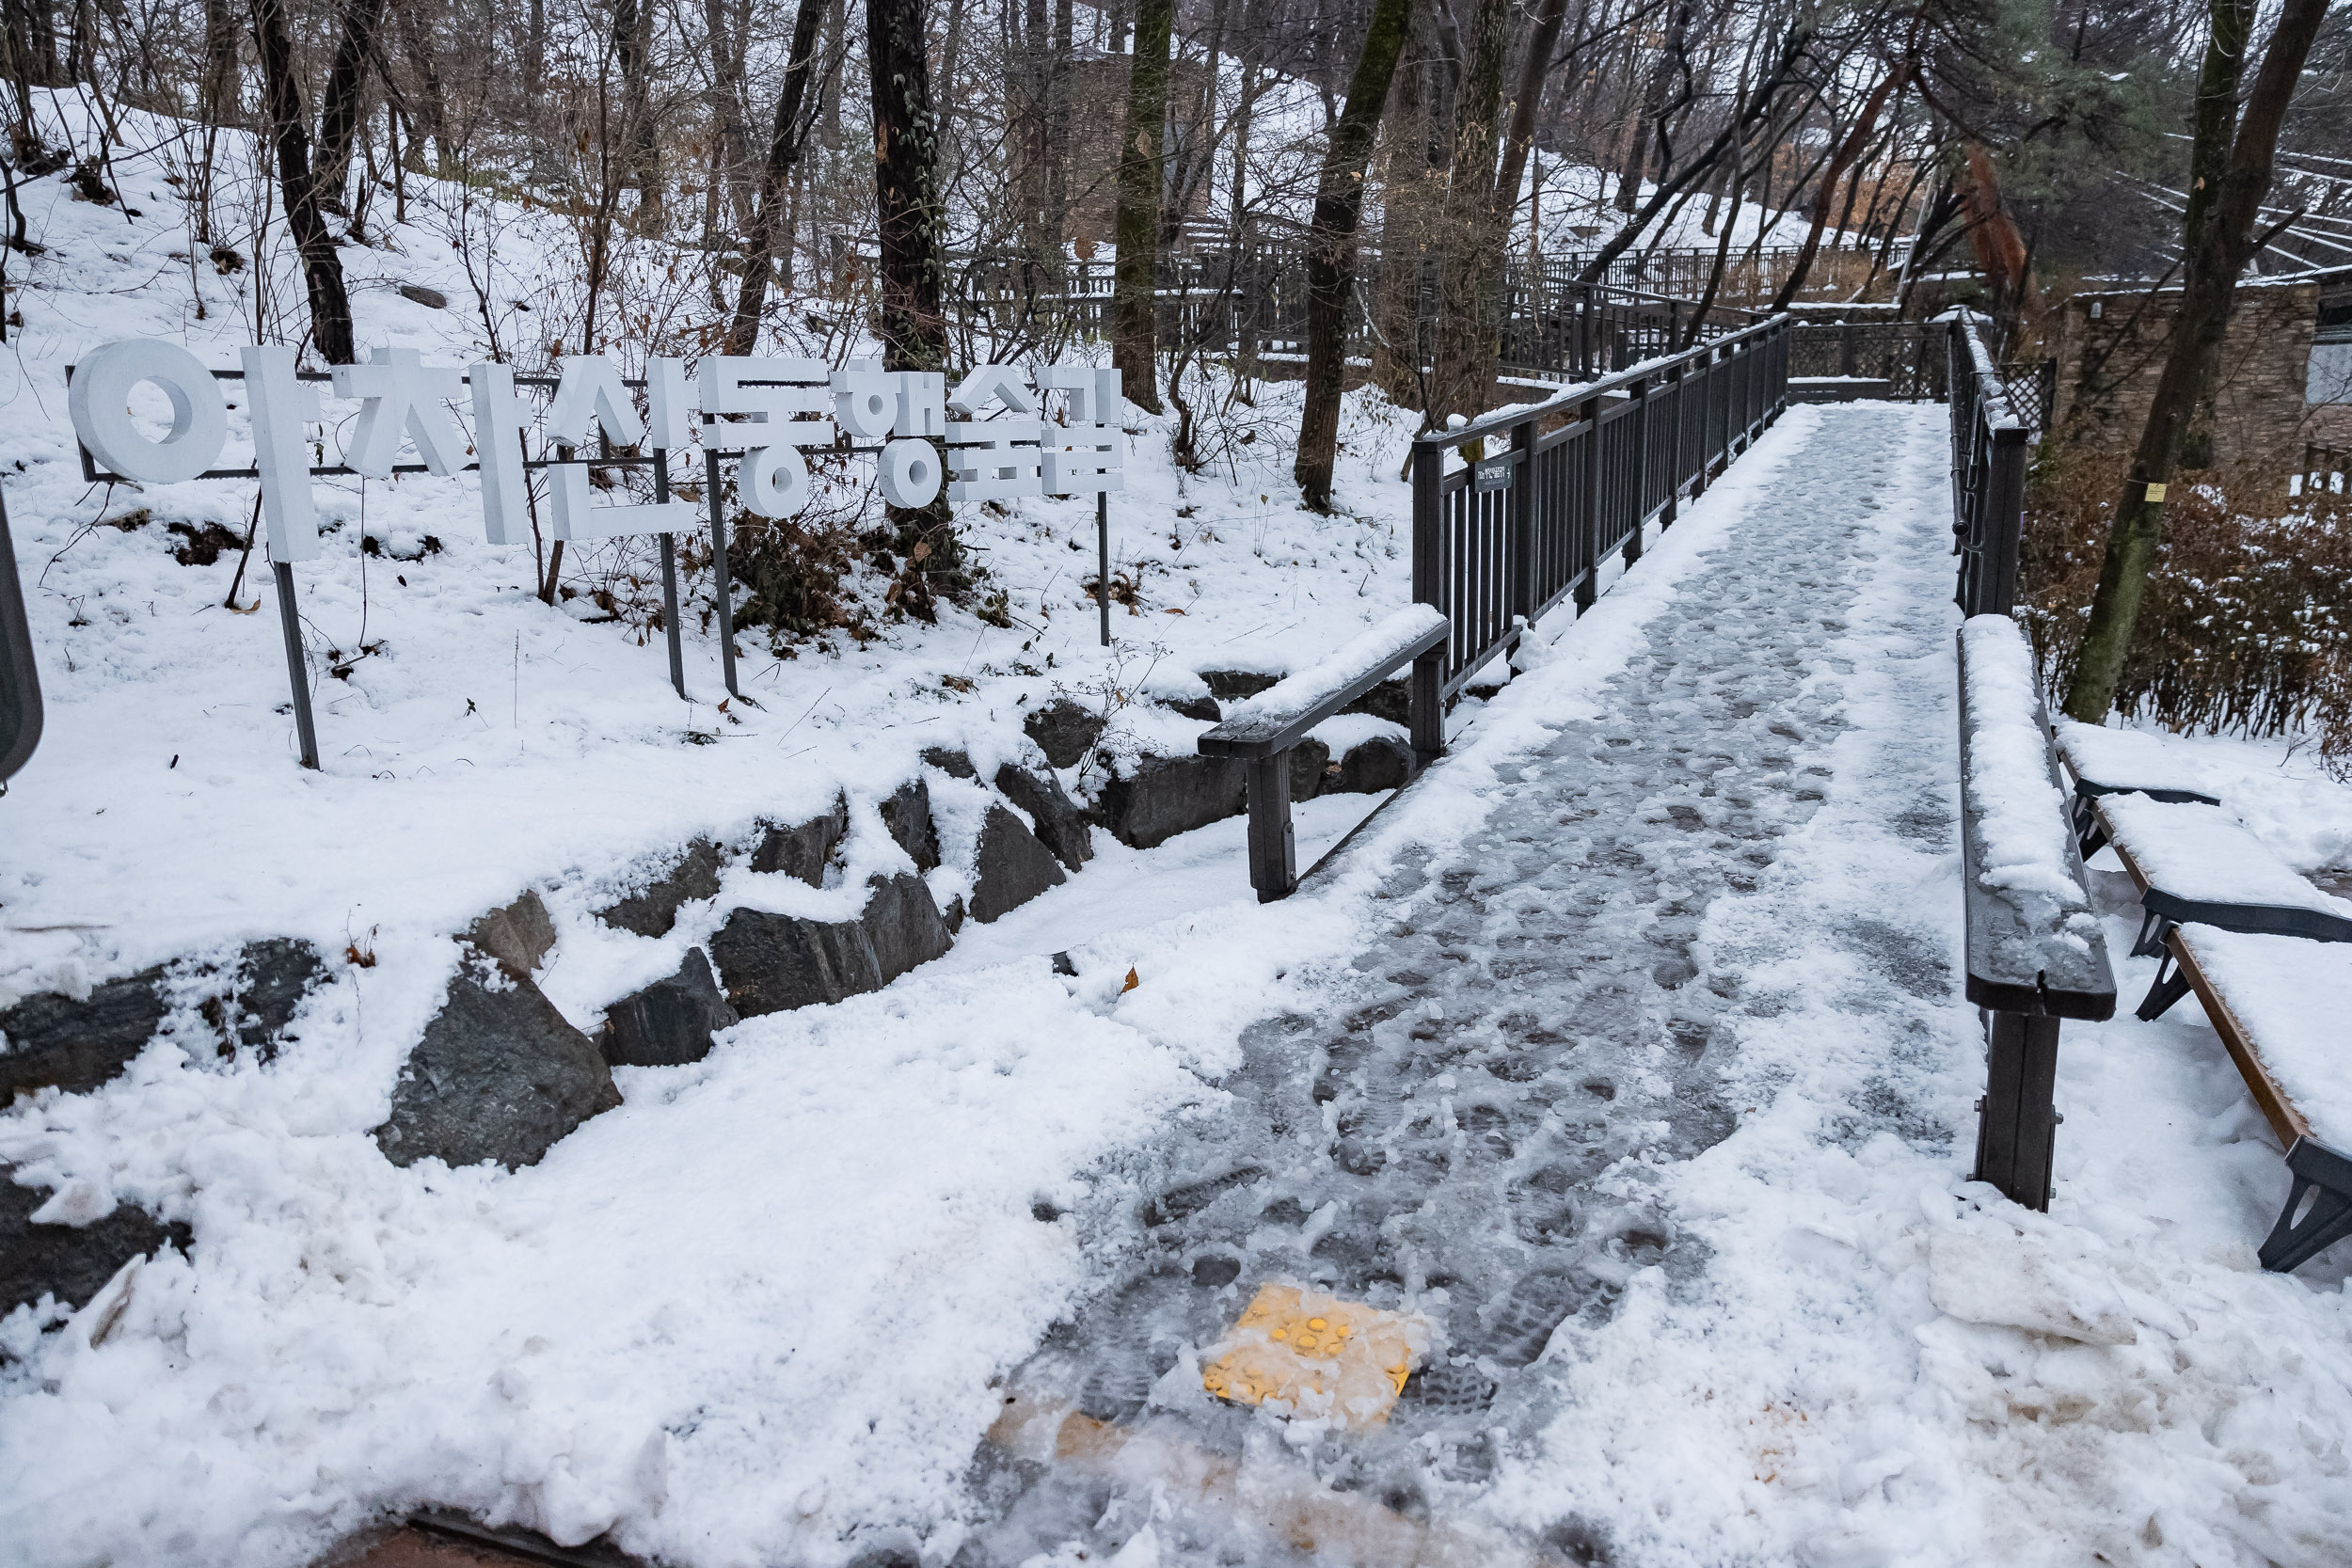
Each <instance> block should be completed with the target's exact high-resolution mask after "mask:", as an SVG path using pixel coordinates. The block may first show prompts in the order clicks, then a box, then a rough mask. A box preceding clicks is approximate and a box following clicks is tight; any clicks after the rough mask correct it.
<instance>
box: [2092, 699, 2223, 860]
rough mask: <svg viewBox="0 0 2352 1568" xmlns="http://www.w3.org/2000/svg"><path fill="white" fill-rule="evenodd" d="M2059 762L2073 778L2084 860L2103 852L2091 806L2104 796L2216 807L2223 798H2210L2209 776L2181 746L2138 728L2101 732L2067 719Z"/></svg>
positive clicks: (2094, 813) (2212, 796)
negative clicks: (2185, 755) (2141, 798)
mask: <svg viewBox="0 0 2352 1568" xmlns="http://www.w3.org/2000/svg"><path fill="white" fill-rule="evenodd" d="M2058 760H2060V761H2061V762H2063V763H2065V764H2066V770H2067V772H2068V773H2070V774H2072V775H2073V776H2074V833H2075V837H2076V838H2077V839H2078V840H2079V842H2080V844H2081V847H2082V856H2083V859H2085V860H2089V859H2090V857H2091V856H2093V855H2095V854H2097V853H2098V852H2099V849H2100V847H2101V846H2102V845H2104V844H2106V836H2105V834H2104V832H2102V830H2101V829H2100V827H2099V816H2098V813H2097V812H2095V811H2093V810H2092V809H2091V802H2092V801H2094V800H2098V799H2099V798H2100V797H2101V796H2105V795H2135V794H2136V795H2145V796H2147V797H2148V799H2150V800H2162V801H2165V802H2167V803H2168V804H2172V805H2187V804H2192V803H2193V804H2197V805H2205V806H2217V805H2219V804H2220V803H2221V798H2220V797H2219V796H2217V795H2212V794H2208V793H2207V792H2206V791H2207V789H2208V787H2209V786H2208V785H2207V784H2206V783H2205V780H2204V775H2203V774H2202V773H2201V772H2200V771H2199V770H2198V769H2197V768H2196V767H2195V766H2193V765H2192V764H2191V763H2190V762H2189V761H2188V760H2187V759H2186V758H2185V757H2183V756H2182V755H2181V754H2180V751H2179V749H2178V748H2176V747H2171V746H2167V745H2166V744H2165V743H2164V742H2163V741H2162V740H2160V739H2158V738H2157V737H2156V736H2153V735H2142V734H2140V733H2138V732H2137V731H2135V730H2109V729H2102V728H2100V727H2099V726H2098V725H2096V724H2079V723H2076V722H2075V721H2074V720H2072V719H2068V720H2065V721H2061V722H2060V723H2059V724H2058Z"/></svg>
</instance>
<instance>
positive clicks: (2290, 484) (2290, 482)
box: [2287, 441, 2352, 496]
mask: <svg viewBox="0 0 2352 1568" xmlns="http://www.w3.org/2000/svg"><path fill="white" fill-rule="evenodd" d="M2346 474H2352V449H2346V448H2344V447H2333V446H2328V445H2327V444H2326V443H2324V442H2320V441H2306V442H2304V443H2303V467H2302V470H2301V471H2300V472H2299V473H2295V474H2290V475H2289V476H2288V478H2287V494H2288V495H2290V496H2316V495H2336V496H2341V495H2343V494H2344V489H2345V485H2346V483H2347V482H2346V480H2345V477H2344V476H2345V475H2346Z"/></svg>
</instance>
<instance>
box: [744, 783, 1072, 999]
mask: <svg viewBox="0 0 2352 1568" xmlns="http://www.w3.org/2000/svg"><path fill="white" fill-rule="evenodd" d="M996 809H997V810H999V811H1002V810H1004V808H1003V807H1001V806H999V807H997V808H996ZM1006 815H1007V816H1010V815H1011V814H1010V813H1009V812H1008V813H1006ZM1032 842H1035V841H1034V840H1032ZM1040 852H1041V853H1042V850H1041V851H1040ZM868 888H869V891H868V894H867V897H866V909H865V911H863V912H862V913H861V914H859V916H858V917H857V918H856V919H855V920H834V921H824V920H808V919H803V918H802V917H801V916H798V915H788V914H770V913H768V912H766V911H761V910H737V911H735V912H734V913H732V914H730V915H728V916H727V921H726V924H725V925H724V926H722V927H720V928H719V933H718V935H716V936H714V937H712V938H711V939H710V953H711V957H712V958H715V959H717V960H718V964H719V973H720V975H721V976H722V978H723V981H724V983H725V986H726V996H727V1001H728V1002H729V1003H731V1004H733V1006H734V1007H735V1010H736V1011H737V1012H738V1013H739V1014H741V1015H742V1016H743V1017H745V1018H757V1017H759V1016H760V1015H762V1014H764V1013H780V1012H785V1011H787V1010H789V1009H791V1008H794V1007H805V1006H811V1005H813V1004H816V1003H820V1002H840V1001H844V1000H846V999H848V998H850V997H852V996H858V995H862V994H864V993H865V992H866V991H869V990H882V987H884V986H886V985H888V984H889V983H890V982H891V981H893V980H895V979H897V978H898V976H899V975H901V974H905V973H906V972H907V971H908V970H910V969H913V968H914V966H915V965H917V964H921V963H928V962H930V960H931V959H933V958H938V957H939V956H940V955H941V954H942V953H945V952H946V951H947V947H948V944H949V943H950V942H952V941H953V940H954V939H953V937H952V936H951V935H950V933H949V931H948V927H947V923H946V920H945V919H943V918H942V917H941V915H940V912H939V906H938V904H937V903H935V902H934V901H933V900H932V898H931V890H930V887H929V886H928V885H927V884H926V883H925V882H924V880H923V879H921V878H920V877H917V876H915V875H914V874H913V873H912V872H901V873H900V874H899V875H898V876H896V877H877V878H875V879H873V880H872V881H871V882H870V883H869V884H868Z"/></svg>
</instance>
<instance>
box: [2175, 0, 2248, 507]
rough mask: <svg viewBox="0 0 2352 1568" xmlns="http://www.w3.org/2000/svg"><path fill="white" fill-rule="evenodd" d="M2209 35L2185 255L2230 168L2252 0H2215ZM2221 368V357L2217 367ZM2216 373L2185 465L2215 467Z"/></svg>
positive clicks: (2192, 249)
mask: <svg viewBox="0 0 2352 1568" xmlns="http://www.w3.org/2000/svg"><path fill="white" fill-rule="evenodd" d="M2211 16H2212V20H2211V23H2210V24H2209V25H2208V27H2207V30H2206V35H2205V58H2204V63H2203V66H2202V68H2201V70H2200V71H2198V73H2197V108H2196V113H2195V115H2194V116H2193V119H2194V124H2193V126H2192V130H2193V131H2194V133H2195V134H2194V135H2192V136H2191V137H2190V139H2189V168H2188V201H2187V210H2186V211H2185V213H2183V214H2182V215H2181V254H2182V255H2183V256H2194V255H2196V254H2197V244H2198V241H2199V240H2200V239H2201V238H2202V237H2203V235H2204V230H2205V215H2206V214H2208V213H2210V212H2212V211H2213V203H2214V198H2216V197H2217V196H2218V195H2219V194H2220V191H2221V179H2222V176H2223V175H2224V174H2225V173H2226V172H2227V171H2228V165H2229V158H2230V128H2231V125H2232V123H2233V121H2234V120H2235V119H2236V118H2237V94H2238V85H2239V83H2240V81H2241V80H2242V79H2243V78H2244V76H2245V73H2246V44H2247V40H2249V38H2251V37H2252V36H2253V31H2254V0H2215V4H2214V5H2213V6H2212V8H2211ZM2218 368H2219V366H2218V362H2217V364H2216V367H2215V369H2216V370H2218ZM2213 381H2214V378H2213V375H2212V374H2211V373H2208V374H2207V376H2206V378H2205V380H2204V383H2203V384H2202V385H2201V386H2200V387H2199V388H2197V411H2196V412H2195V413H2194V414H2193V415H2191V416H2190V418H2189V421H2188V435H2187V436H2186V437H2185V438H2184V440H2183V441H2182V444H2181V466H2182V467H2186V468H2209V467H2213V391H2214V388H2213Z"/></svg>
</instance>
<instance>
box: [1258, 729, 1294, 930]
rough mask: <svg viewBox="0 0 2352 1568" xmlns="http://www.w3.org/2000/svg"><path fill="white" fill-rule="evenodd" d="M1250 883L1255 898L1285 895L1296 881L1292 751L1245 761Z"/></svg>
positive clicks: (1268, 900)
mask: <svg viewBox="0 0 2352 1568" xmlns="http://www.w3.org/2000/svg"><path fill="white" fill-rule="evenodd" d="M1248 789H1249V885H1250V886H1251V887H1253V888H1256V889H1257V890H1258V902H1259V903H1261V904H1271V903H1273V902H1274V901H1275V900H1276V899H1277V898H1287V897H1289V896H1290V894H1291V890H1292V889H1293V888H1295V887H1296V886H1297V885H1298V846H1297V840H1296V837H1295V834H1294V833H1293V832H1292V831H1291V754H1290V753H1289V752H1275V753H1274V754H1273V755H1272V756H1265V757H1252V758H1250V760H1249V763H1248Z"/></svg>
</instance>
